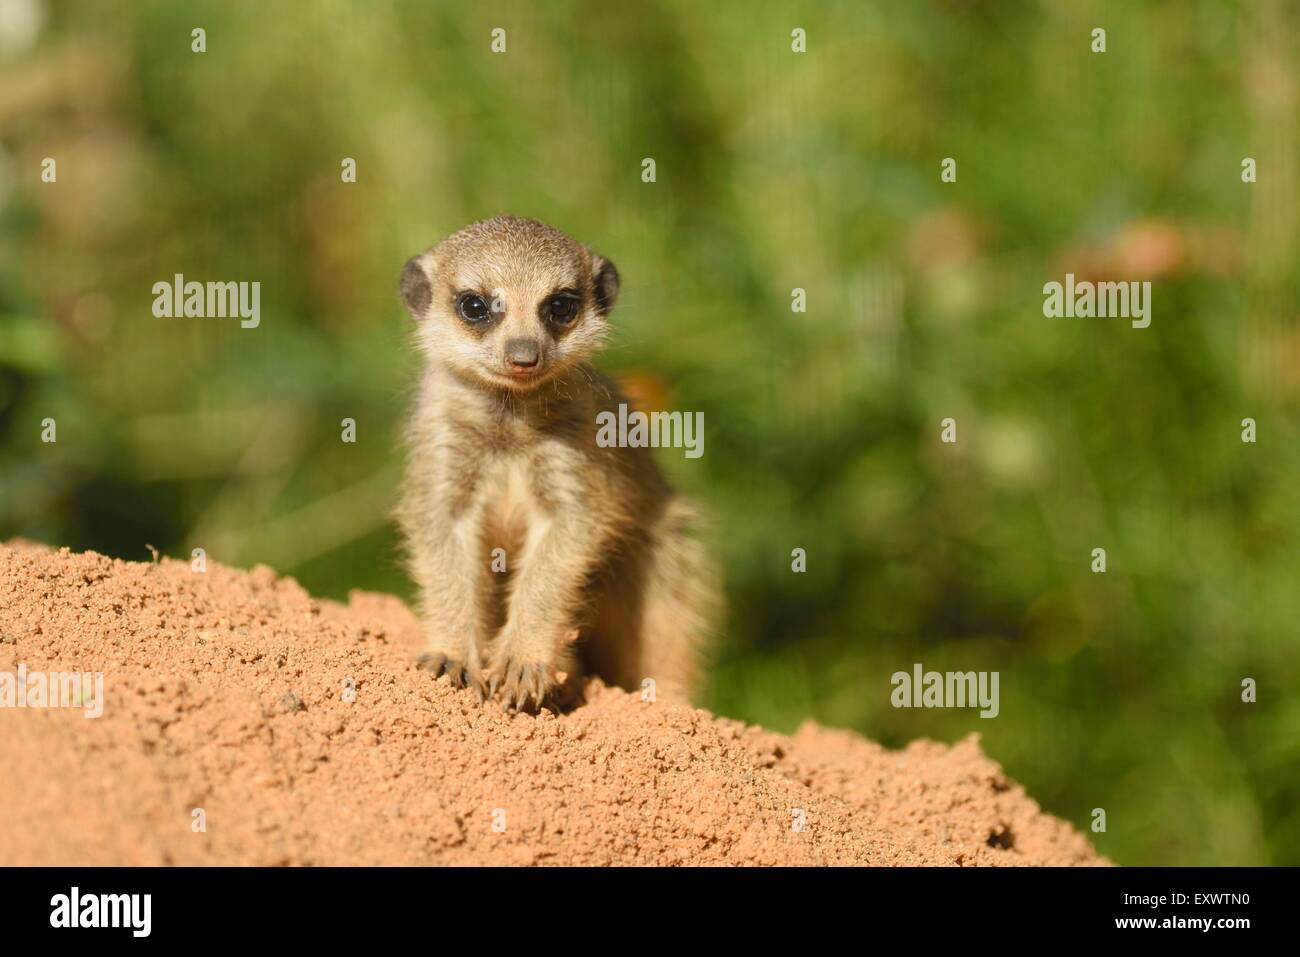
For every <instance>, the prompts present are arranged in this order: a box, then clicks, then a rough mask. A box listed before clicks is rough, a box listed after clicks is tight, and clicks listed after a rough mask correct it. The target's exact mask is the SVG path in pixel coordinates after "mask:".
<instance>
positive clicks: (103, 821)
mask: <svg viewBox="0 0 1300 957" xmlns="http://www.w3.org/2000/svg"><path fill="white" fill-rule="evenodd" d="M417 642H418V628H417V625H416V622H415V620H414V619H413V617H412V616H411V613H410V612H409V611H407V609H406V608H405V607H404V606H403V605H402V604H401V603H400V602H399V601H397V600H396V599H393V598H390V597H385V596H378V595H367V594H354V595H353V596H352V599H351V602H350V604H349V605H348V606H346V607H345V606H342V605H338V604H336V603H333V602H326V601H317V600H315V599H313V598H312V597H311V596H310V595H308V594H307V593H306V592H305V591H303V589H302V588H301V587H300V586H299V585H298V584H297V583H296V582H294V581H293V580H291V579H282V578H278V577H277V576H276V575H275V574H274V573H273V572H271V571H270V570H269V569H267V568H264V567H259V568H256V569H254V570H253V571H252V572H251V573H249V572H240V571H236V570H233V569H229V568H223V567H221V566H217V565H213V564H209V567H208V571H207V572H206V573H202V574H196V573H193V572H191V570H190V568H189V566H188V565H186V564H184V563H181V562H176V561H171V560H163V561H162V562H161V563H158V564H149V563H133V562H122V561H118V560H113V559H108V558H105V557H103V556H100V555H96V554H93V553H88V554H79V555H78V554H71V553H69V552H68V551H67V550H66V549H65V550H62V551H54V550H52V549H48V548H43V547H39V546H27V545H9V546H3V545H0V672H9V673H11V674H17V673H18V669H19V666H20V665H25V666H26V668H27V670H28V672H29V673H30V672H34V671H45V672H49V671H73V670H76V671H88V672H96V671H99V672H103V673H104V686H103V687H104V693H103V715H102V717H99V718H96V719H88V718H86V717H85V715H84V714H83V712H82V711H79V710H76V709H75V708H67V709H52V708H44V709H33V708H30V707H29V708H15V707H4V708H0V767H2V768H4V771H5V773H4V774H3V775H0V808H3V809H4V814H3V815H0V864H504V863H510V864H540V863H545V864H614V863H623V864H677V863H686V864H967V865H969V864H1091V863H1098V862H1099V858H1098V857H1097V856H1096V855H1095V854H1094V853H1093V851H1092V850H1091V848H1090V847H1089V845H1088V843H1087V841H1086V840H1084V839H1083V837H1081V836H1080V835H1079V834H1078V833H1076V832H1075V831H1074V830H1073V829H1071V828H1070V827H1069V825H1067V824H1065V823H1064V822H1062V821H1059V820H1057V819H1056V818H1053V817H1050V816H1048V815H1046V814H1044V813H1042V812H1041V811H1040V810H1039V809H1038V806H1037V805H1036V804H1035V803H1034V802H1033V801H1032V800H1030V799H1029V798H1028V797H1026V796H1025V794H1024V792H1023V791H1022V790H1021V789H1020V788H1019V787H1018V786H1016V785H1014V784H1012V783H1011V782H1009V781H1008V780H1007V779H1006V778H1005V777H1004V776H1003V775H1002V772H1001V769H1000V768H999V767H998V766H997V765H996V764H994V763H993V762H992V761H990V760H988V759H987V758H985V757H984V756H983V755H982V754H981V753H980V750H979V746H978V744H977V743H976V742H975V740H974V739H973V738H972V739H969V740H966V741H963V742H961V743H960V744H957V745H955V746H953V747H946V746H942V745H937V744H933V743H929V742H918V743H915V744H913V745H911V746H910V747H909V748H907V749H906V750H904V751H901V752H889V751H885V750H884V749H883V748H881V747H879V746H878V745H876V744H873V743H871V742H869V741H866V740H864V739H862V738H860V737H857V736H856V735H852V734H849V733H846V732H837V731H827V730H824V729H821V728H819V727H816V726H814V725H807V726H805V727H804V728H803V729H801V730H800V731H799V733H798V734H796V735H795V736H794V737H785V736H783V735H778V734H771V733H768V732H765V731H763V730H761V729H759V728H753V727H746V726H745V725H742V724H740V723H738V722H735V721H729V720H725V719H722V718H716V717H714V716H713V715H711V714H709V713H708V712H705V711H700V710H692V709H689V708H684V707H673V706H667V705H664V704H663V703H653V704H652V703H645V702H642V701H641V700H640V698H639V697H637V696H632V695H628V694H625V693H623V692H622V691H617V690H613V689H608V688H604V687H601V686H599V685H593V686H592V687H591V688H590V690H589V693H588V702H587V703H586V704H585V705H583V706H582V707H580V708H578V709H577V710H576V711H574V712H573V713H572V714H568V715H565V716H562V717H556V716H554V715H550V714H543V715H542V716H541V717H532V716H529V715H514V716H511V715H507V714H505V713H503V712H502V711H500V710H499V709H498V708H496V707H486V708H484V707H479V706H478V705H477V704H475V703H474V700H473V698H472V696H471V695H470V694H469V693H468V692H461V691H454V690H452V689H451V688H449V687H448V686H447V684H446V679H445V678H440V679H437V680H436V681H435V680H433V679H432V678H431V677H430V676H429V675H428V673H426V672H422V671H417V670H415V669H414V667H413V666H412V664H411V657H412V654H413V650H414V649H415V647H416V645H417ZM0 677H3V676H0ZM349 679H350V681H351V682H352V684H353V686H354V687H355V696H352V695H349V694H345V691H344V689H345V685H347V684H348V682H349ZM11 686H12V685H11ZM348 697H354V700H352V701H348V700H346V699H347V698H348ZM196 808H201V809H202V817H203V819H204V823H205V825H206V830H197V829H196V827H197V825H196V824H195V821H196V817H195V814H194V812H195V809H196ZM800 821H802V822H803V824H804V826H803V828H802V829H799V828H798V822H800Z"/></svg>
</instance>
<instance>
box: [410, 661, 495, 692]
mask: <svg viewBox="0 0 1300 957" xmlns="http://www.w3.org/2000/svg"><path fill="white" fill-rule="evenodd" d="M415 667H416V668H418V669H419V670H421V671H429V672H432V673H433V676H434V677H435V678H437V677H438V676H439V675H446V676H447V679H448V680H449V681H450V682H451V686H452V687H453V688H469V689H470V690H471V691H473V692H474V693H475V694H476V695H478V700H479V704H482V703H483V701H484V700H485V698H484V695H483V691H484V685H483V675H482V672H481V671H480V670H479V669H478V668H477V667H476V666H475V665H474V663H473V662H464V661H460V660H459V659H457V658H451V657H448V656H447V655H444V654H441V653H439V652H432V651H427V652H425V653H424V654H422V655H420V657H419V658H417V659H415Z"/></svg>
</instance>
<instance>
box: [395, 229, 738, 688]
mask: <svg viewBox="0 0 1300 957" xmlns="http://www.w3.org/2000/svg"><path fill="white" fill-rule="evenodd" d="M618 291H619V276H618V272H617V270H616V269H615V268H614V265H613V263H611V262H610V261H609V260H607V259H604V258H603V257H601V256H598V255H595V254H594V253H592V252H591V250H589V249H588V248H587V247H586V246H583V245H581V244H580V243H578V242H576V241H574V240H573V239H571V238H570V237H568V236H567V235H565V234H564V233H562V232H560V231H558V230H556V229H553V228H552V227H550V226H547V225H545V224H543V223H540V222H537V221H535V220H530V219H522V218H517V217H513V216H499V217H495V218H492V219H488V220H483V221H480V222H477V223H473V224H471V225H469V226H466V227H465V228H463V229H461V230H460V231H459V232H456V233H455V234H453V235H452V236H450V237H448V238H446V239H444V240H443V241H442V242H440V243H438V244H437V245H435V246H433V247H432V248H431V249H429V250H427V251H426V252H424V253H422V254H420V255H418V256H414V257H412V258H411V259H410V260H408V261H407V263H406V265H405V267H404V268H403V271H402V275H401V281H400V292H401V298H402V301H403V303H404V305H405V306H406V308H407V310H408V311H409V312H410V314H411V316H412V318H413V319H414V320H415V343H416V346H417V348H418V350H419V352H420V353H421V354H422V356H423V360H424V363H423V370H422V374H421V377H420V381H419V385H418V390H417V395H416V398H415V403H414V410H413V413H412V415H411V419H410V423H409V428H408V429H407V435H406V439H407V446H408V451H407V471H406V476H405V481H404V484H403V494H402V499H401V504H400V506H399V510H398V520H399V524H400V526H401V529H402V531H403V534H404V537H405V541H406V549H407V558H408V564H409V568H410V572H411V575H412V577H413V579H414V581H415V583H416V585H417V586H418V589H419V598H420V613H421V618H422V621H423V625H424V629H425V632H426V641H427V650H426V653H425V654H424V655H423V656H422V658H421V662H422V667H426V668H428V669H430V670H432V671H433V672H434V673H435V674H447V675H448V676H449V678H450V680H451V682H452V683H453V684H455V685H458V686H462V687H469V688H471V689H473V690H475V691H476V692H477V693H478V695H479V697H480V699H486V698H497V697H498V696H499V697H500V698H501V700H502V702H503V705H504V706H505V707H507V708H510V707H514V708H519V709H523V708H525V707H530V706H531V707H540V706H541V705H542V704H543V703H545V702H551V703H554V701H555V700H556V698H557V697H558V691H559V690H560V688H561V685H562V677H563V676H574V677H576V676H577V675H578V674H579V673H588V674H594V675H597V676H599V677H600V678H602V679H603V680H604V681H606V682H607V683H610V684H614V685H618V686H621V687H623V688H626V689H628V690H636V689H641V688H645V687H648V686H647V684H646V682H647V679H649V680H650V681H653V682H654V685H653V687H654V690H655V694H656V695H657V696H668V697H670V698H677V699H686V698H688V697H689V695H690V693H691V691H692V690H693V687H694V682H695V678H696V672H697V662H698V659H699V656H700V653H701V651H702V650H703V649H702V645H703V643H704V639H705V634H706V632H707V630H708V629H709V627H710V626H711V623H712V618H713V610H714V609H715V607H716V603H717V602H716V597H715V596H716V589H715V585H714V575H713V572H712V570H711V566H710V562H709V561H708V557H707V555H706V552H705V550H704V548H703V546H702V545H701V543H700V540H699V539H698V538H697V537H696V536H697V534H698V533H699V531H700V529H699V525H700V516H699V514H698V513H697V511H696V510H695V508H694V507H693V506H691V505H690V503H688V502H687V501H686V500H684V499H683V498H681V497H679V496H678V495H677V494H676V493H675V492H674V491H673V489H672V488H671V487H670V486H669V484H668V483H667V481H666V480H665V478H664V476H663V475H662V473H661V472H660V471H659V469H658V467H657V466H656V464H655V462H654V460H653V458H652V456H651V452H650V450H649V449H647V448H621V447H601V446H600V445H598V444H597V442H596V435H597V427H596V423H597V415H598V413H600V412H602V411H611V412H613V411H615V410H617V408H618V406H619V404H620V403H626V402H627V401H628V400H627V399H626V398H625V397H624V396H623V395H622V394H621V393H620V392H619V390H618V388H617V386H616V385H615V384H614V383H613V382H612V381H611V380H610V379H608V378H606V377H605V376H603V375H601V374H600V373H599V372H597V371H596V370H595V369H594V368H593V367H592V365H591V358H592V356H593V355H594V354H595V353H596V352H597V351H598V350H599V349H600V348H601V346H602V344H603V343H604V341H605V338H606V335H607V331H608V322H609V315H610V311H611V309H612V308H613V306H614V303H615V300H616V299H617V297H618ZM569 686H570V687H571V686H572V682H569Z"/></svg>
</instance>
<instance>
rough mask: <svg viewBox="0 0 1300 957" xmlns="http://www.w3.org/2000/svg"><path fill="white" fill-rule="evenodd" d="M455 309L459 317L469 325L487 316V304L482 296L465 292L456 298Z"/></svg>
mask: <svg viewBox="0 0 1300 957" xmlns="http://www.w3.org/2000/svg"><path fill="white" fill-rule="evenodd" d="M456 311H457V312H459V313H460V317H461V318H462V319H464V320H465V321H466V322H468V323H470V324H471V325H476V324H478V323H480V322H482V321H483V320H484V319H486V318H487V317H488V311H489V310H488V304H487V302H486V301H485V300H484V299H483V297H482V296H476V295H474V294H473V293H465V294H464V295H463V296H461V297H460V298H459V299H458V300H456Z"/></svg>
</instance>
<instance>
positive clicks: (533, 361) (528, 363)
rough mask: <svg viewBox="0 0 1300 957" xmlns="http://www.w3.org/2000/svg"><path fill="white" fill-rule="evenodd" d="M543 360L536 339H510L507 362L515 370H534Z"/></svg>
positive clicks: (507, 343)
mask: <svg viewBox="0 0 1300 957" xmlns="http://www.w3.org/2000/svg"><path fill="white" fill-rule="evenodd" d="M541 358H542V349H541V346H539V345H538V344H537V340H536V339H508V340H507V341H506V361H507V362H509V363H510V365H511V366H513V367H514V368H515V369H532V368H534V367H535V366H536V365H537V363H538V362H539V361H541Z"/></svg>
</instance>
